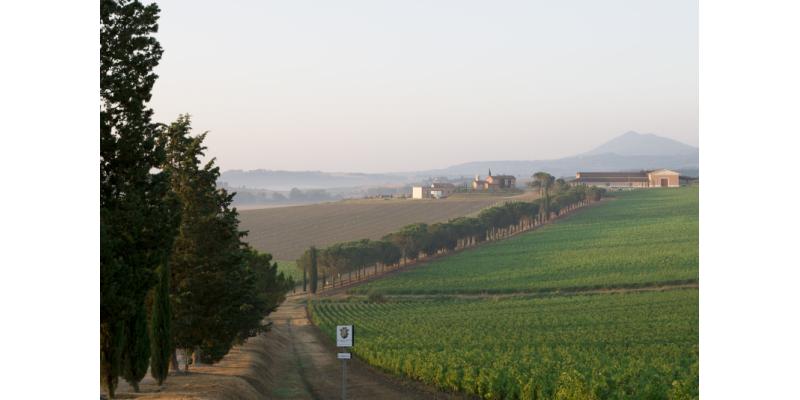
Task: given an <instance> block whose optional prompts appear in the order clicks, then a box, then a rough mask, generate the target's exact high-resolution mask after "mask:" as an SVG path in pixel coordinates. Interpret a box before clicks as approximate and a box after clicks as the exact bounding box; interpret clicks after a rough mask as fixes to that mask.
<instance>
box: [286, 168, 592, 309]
mask: <svg viewBox="0 0 800 400" xmlns="http://www.w3.org/2000/svg"><path fill="white" fill-rule="evenodd" d="M537 175H538V176H541V177H542V180H543V181H544V182H545V183H543V186H542V187H544V188H545V189H544V190H543V193H542V197H540V198H539V199H536V200H534V201H531V202H522V201H515V202H508V203H505V204H503V205H499V206H495V207H490V208H487V209H485V210H483V211H481V212H480V213H479V214H478V216H477V217H460V218H455V219H453V220H450V221H448V222H443V223H435V224H430V225H429V224H426V223H416V224H411V225H407V226H405V227H403V228H401V229H400V230H398V231H396V232H392V233H390V234H388V235H386V236H384V237H383V238H382V239H381V240H369V239H362V240H356V241H350V242H343V243H336V244H333V245H331V246H328V247H327V248H325V249H321V250H318V249H316V248H315V247H311V248H310V249H309V250H307V251H306V252H305V253H304V254H303V255H302V256H301V257H300V258H299V259H298V260H297V267H298V268H300V269H301V270H303V276H304V279H305V276H306V274H307V273H310V280H311V292H312V293H316V292H317V289H318V286H319V285H318V280H319V278H318V274H319V272H322V274H323V284H324V283H325V282H326V281H327V279H326V278H327V276H330V277H333V279H334V281H333V283H334V285H335V282H336V281H335V277H336V276H337V275H339V274H345V273H351V274H352V273H356V274H360V273H361V271H362V269H364V268H367V267H369V266H373V267H374V268H375V269H376V270H377V268H378V266H379V265H381V266H392V265H396V264H398V263H399V262H400V260H401V259H402V260H404V261H405V262H408V261H409V260H412V261H413V260H416V259H418V258H420V257H421V256H423V255H424V256H430V255H434V254H438V253H446V252H449V251H453V250H455V249H456V248H459V247H467V246H472V245H475V244H477V243H480V242H483V241H486V240H497V239H501V238H504V237H506V236H508V235H510V234H512V233H515V232H518V231H520V230H526V229H529V228H531V227H533V226H534V224H539V223H543V222H546V221H547V220H548V219H549V218H550V216H551V215H552V214H558V213H559V212H560V211H561V210H562V209H566V208H568V207H571V206H574V205H576V204H579V203H581V202H585V201H597V200H600V198H601V197H602V196H603V195H604V194H605V190H604V189H602V188H597V187H593V186H591V187H590V186H586V185H578V186H570V185H568V184H566V183H565V182H563V181H561V182H556V180H555V179H552V176H551V175H550V174H547V173H543V172H541V173H537ZM548 177H549V178H548ZM303 290H306V288H305V286H304V287H303Z"/></svg>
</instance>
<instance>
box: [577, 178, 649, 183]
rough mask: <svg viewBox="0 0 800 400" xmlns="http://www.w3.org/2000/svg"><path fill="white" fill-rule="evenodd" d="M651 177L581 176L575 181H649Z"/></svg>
mask: <svg viewBox="0 0 800 400" xmlns="http://www.w3.org/2000/svg"><path fill="white" fill-rule="evenodd" d="M648 181H649V179H648V178H647V177H646V176H645V177H641V176H628V177H588V178H585V177H583V176H581V177H580V178H578V179H575V180H574V181H573V182H587V183H594V182H648Z"/></svg>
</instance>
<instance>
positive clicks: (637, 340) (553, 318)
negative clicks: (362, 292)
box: [312, 289, 699, 399]
mask: <svg viewBox="0 0 800 400" xmlns="http://www.w3.org/2000/svg"><path fill="white" fill-rule="evenodd" d="M312 311H313V318H314V322H315V324H317V326H319V327H320V329H322V331H323V332H325V333H326V334H329V335H330V336H331V337H332V338H333V336H334V332H335V327H336V325H337V324H354V325H355V332H356V336H355V338H356V340H355V347H354V348H353V351H354V353H355V354H357V355H358V356H359V357H360V358H361V359H363V360H365V361H367V362H369V363H370V364H372V365H374V366H377V367H379V368H380V369H382V370H384V371H387V372H389V373H393V374H397V375H400V376H404V377H407V378H411V379H416V380H420V381H423V382H426V383H429V384H432V385H435V386H437V387H439V388H440V389H442V390H445V391H454V392H465V393H469V394H475V395H478V396H480V397H482V398H487V399H506V398H508V399H517V398H519V399H542V398H544V399H550V398H558V399H593V398H596V399H627V398H647V399H668V398H669V399H684V398H687V399H688V398H695V397H696V396H697V390H698V330H699V326H698V291H697V290H696V289H685V290H671V291H665V292H642V293H624V294H599V295H575V296H555V297H546V298H504V299H492V298H479V299H438V300H429V299H428V300H403V301H392V300H389V301H388V302H384V303H366V302H358V301H352V300H351V301H342V302H330V301H325V300H322V301H317V302H315V303H313V306H312Z"/></svg>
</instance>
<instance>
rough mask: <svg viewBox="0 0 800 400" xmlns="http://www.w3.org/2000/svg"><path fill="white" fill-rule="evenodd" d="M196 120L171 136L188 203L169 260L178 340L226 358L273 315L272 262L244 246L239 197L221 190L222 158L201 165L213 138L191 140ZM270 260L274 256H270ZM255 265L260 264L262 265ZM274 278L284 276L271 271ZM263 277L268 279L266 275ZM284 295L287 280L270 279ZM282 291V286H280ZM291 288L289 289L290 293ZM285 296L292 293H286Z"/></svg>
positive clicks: (184, 120) (176, 181)
mask: <svg viewBox="0 0 800 400" xmlns="http://www.w3.org/2000/svg"><path fill="white" fill-rule="evenodd" d="M190 131H191V123H190V119H189V116H188V115H184V116H181V117H179V118H178V120H177V121H176V122H174V123H173V124H171V125H170V126H169V127H168V128H167V129H166V130H165V133H164V140H165V142H166V143H167V145H166V152H167V162H166V163H165V165H164V170H165V171H166V172H167V173H168V174H169V177H170V183H171V187H172V191H173V192H174V194H175V196H176V197H177V199H178V200H179V202H180V210H181V212H180V230H179V233H178V235H177V237H176V239H175V243H174V246H173V248H172V254H171V257H170V259H169V263H170V268H171V270H172V276H171V282H172V289H171V292H172V298H173V303H172V306H173V329H172V331H173V335H172V336H173V341H174V345H175V347H176V348H179V349H182V350H184V352H185V353H186V354H190V355H192V356H193V358H194V360H195V361H202V362H204V363H213V362H217V361H219V360H220V359H221V358H222V357H223V356H224V355H225V354H227V352H228V351H229V350H230V349H231V347H232V346H233V345H235V344H237V343H240V342H241V341H242V340H244V338H246V337H249V336H251V335H254V334H256V333H258V332H260V331H262V330H263V327H262V326H261V320H262V319H263V317H264V316H265V315H266V314H267V313H269V312H270V311H271V308H270V307H269V306H267V303H271V302H272V300H269V301H268V300H266V299H264V298H263V297H262V294H259V293H257V292H258V290H266V288H265V287H263V286H264V285H261V286H262V287H261V289H258V288H259V279H261V278H263V276H264V274H261V273H260V272H258V269H259V268H261V269H263V268H262V267H264V266H269V264H270V260H271V258H270V257H267V256H260V255H257V254H255V253H254V252H253V251H252V249H250V248H249V247H248V246H247V245H246V243H244V242H243V241H242V238H243V237H244V235H245V233H244V232H240V231H239V217H238V212H237V211H236V209H235V208H233V207H232V202H233V197H234V194H230V193H228V192H227V191H226V190H225V189H222V188H217V186H216V182H217V179H218V178H219V168H218V167H216V166H215V165H214V160H213V159H212V160H211V161H209V162H207V163H205V164H201V158H202V157H203V155H204V151H205V146H204V145H203V140H204V139H205V134H201V135H197V136H191V135H190ZM264 257H267V258H266V259H265V258H264ZM254 265H255V267H254ZM268 268H270V271H272V272H265V274H267V275H271V274H273V272H275V271H277V266H269V267H268ZM260 277H261V278H260ZM266 281H267V282H268V283H267V284H265V285H267V286H275V287H277V288H279V290H283V289H284V288H283V286H284V283H285V279H283V278H282V275H281V279H280V280H277V279H274V278H268V279H266ZM273 289H274V288H273ZM287 290H288V289H287ZM284 293H285V292H284ZM187 366H188V362H187Z"/></svg>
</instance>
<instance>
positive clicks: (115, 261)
mask: <svg viewBox="0 0 800 400" xmlns="http://www.w3.org/2000/svg"><path fill="white" fill-rule="evenodd" d="M158 13H159V8H158V6H157V5H155V4H148V5H144V4H142V3H141V2H140V1H129V0H124V1H123V0H102V1H101V2H100V71H99V72H100V157H99V158H100V160H99V161H100V162H99V164H100V165H99V166H100V384H101V387H102V388H103V389H104V390H105V391H106V393H107V395H108V397H110V398H113V397H114V390H115V388H116V385H117V379H118V376H119V375H120V374H121V373H124V371H123V369H128V372H129V373H130V375H129V376H130V377H132V378H133V379H135V378H136V375H137V372H138V366H139V365H140V363H141V361H142V358H141V357H139V354H140V353H139V352H138V351H137V349H141V348H142V342H141V341H140V340H139V339H142V340H146V338H144V337H141V338H140V337H133V338H131V340H128V341H126V340H125V337H124V336H125V335H126V331H133V332H138V331H139V330H141V329H142V327H144V336H147V328H146V324H147V320H146V319H144V318H143V317H142V315H143V314H146V312H143V310H142V309H143V307H144V304H145V299H146V297H147V293H148V292H150V290H151V288H152V287H153V286H154V285H155V284H156V283H157V279H156V274H155V270H156V269H157V267H158V265H160V264H162V263H163V262H164V261H165V259H166V257H167V256H168V254H169V249H170V248H171V241H172V239H173V237H174V236H175V227H174V226H172V225H170V223H172V222H173V221H174V219H173V218H172V214H171V213H172V212H173V210H172V209H171V208H170V207H169V206H168V204H166V203H165V202H164V198H165V196H166V195H167V193H168V192H169V186H168V185H167V184H166V183H167V182H166V180H165V176H164V174H163V173H161V172H159V171H158V167H159V166H160V165H161V164H162V162H163V156H164V154H163V150H164V149H163V146H161V144H160V143H159V142H158V140H157V139H158V132H159V127H158V125H157V124H154V123H152V122H151V117H152V114H153V111H152V110H151V109H149V108H148V107H147V103H148V102H149V101H150V97H151V93H150V92H151V89H152V87H153V84H154V83H155V81H156V78H157V76H156V75H155V73H153V68H155V66H156V65H158V62H159V60H160V58H161V54H162V49H161V46H160V45H159V43H158V41H157V40H156V39H155V38H154V37H153V34H154V33H155V32H156V31H157V30H158ZM143 319H144V321H143V322H142V320H143ZM128 333H130V332H128ZM137 335H138V333H137ZM147 347H148V348H149V345H148V346H147ZM148 354H149V350H148ZM123 356H125V357H127V363H126V365H125V366H123V365H122V357H123ZM123 367H125V368H123Z"/></svg>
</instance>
